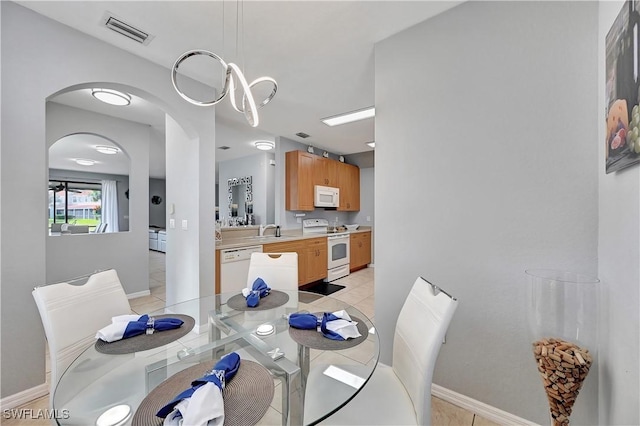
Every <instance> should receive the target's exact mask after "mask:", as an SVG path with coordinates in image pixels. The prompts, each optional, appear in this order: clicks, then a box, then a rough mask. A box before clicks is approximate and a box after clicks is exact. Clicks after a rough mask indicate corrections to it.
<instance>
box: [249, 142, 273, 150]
mask: <svg viewBox="0 0 640 426" xmlns="http://www.w3.org/2000/svg"><path fill="white" fill-rule="evenodd" d="M253 144H254V145H255V146H256V148H258V149H260V150H262V151H269V150H270V149H273V148H275V146H276V144H275V143H274V142H272V141H255V142H254V143H253Z"/></svg>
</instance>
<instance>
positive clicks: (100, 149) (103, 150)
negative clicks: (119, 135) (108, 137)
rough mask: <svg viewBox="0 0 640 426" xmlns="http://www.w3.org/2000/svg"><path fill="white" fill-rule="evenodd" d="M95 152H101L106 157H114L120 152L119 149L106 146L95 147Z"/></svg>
mask: <svg viewBox="0 0 640 426" xmlns="http://www.w3.org/2000/svg"><path fill="white" fill-rule="evenodd" d="M96 151H98V152H101V153H103V154H107V155H114V154H117V153H119V152H120V148H116V147H115V146H108V145H97V146H96Z"/></svg>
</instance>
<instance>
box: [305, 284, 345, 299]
mask: <svg viewBox="0 0 640 426" xmlns="http://www.w3.org/2000/svg"><path fill="white" fill-rule="evenodd" d="M343 288H345V286H343V285H339V284H331V283H325V282H319V283H317V284H312V285H310V286H309V287H305V288H301V289H300V290H304V291H309V292H311V293H317V294H321V295H323V296H328V295H330V294H333V293H335V292H336V291H339V290H342V289H343Z"/></svg>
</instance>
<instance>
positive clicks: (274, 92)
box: [243, 77, 278, 108]
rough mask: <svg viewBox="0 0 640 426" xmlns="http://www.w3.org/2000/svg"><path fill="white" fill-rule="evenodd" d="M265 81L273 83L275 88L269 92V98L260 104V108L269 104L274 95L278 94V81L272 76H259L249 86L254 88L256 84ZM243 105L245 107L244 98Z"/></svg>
mask: <svg viewBox="0 0 640 426" xmlns="http://www.w3.org/2000/svg"><path fill="white" fill-rule="evenodd" d="M264 82H269V83H272V84H273V90H272V91H271V94H269V96H267V98H266V99H265V100H264V101H262V102H261V103H260V105H258V108H262V107H263V106H265V105H266V104H268V103H269V101H271V99H273V97H274V96H275V95H276V92H277V91H278V83H276V81H275V80H274V79H273V78H271V77H258V78H256V79H255V80H253V81H252V82H251V83H249V88H252V87H253V86H255V85H256V84H260V83H264ZM243 107H244V99H243Z"/></svg>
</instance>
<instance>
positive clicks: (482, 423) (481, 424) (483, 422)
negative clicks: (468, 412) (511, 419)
mask: <svg viewBox="0 0 640 426" xmlns="http://www.w3.org/2000/svg"><path fill="white" fill-rule="evenodd" d="M473 426H500V423H495V422H492V421H491V420H487V419H485V418H484V417H480V416H479V415H477V414H475V415H474V416H473Z"/></svg>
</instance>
